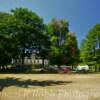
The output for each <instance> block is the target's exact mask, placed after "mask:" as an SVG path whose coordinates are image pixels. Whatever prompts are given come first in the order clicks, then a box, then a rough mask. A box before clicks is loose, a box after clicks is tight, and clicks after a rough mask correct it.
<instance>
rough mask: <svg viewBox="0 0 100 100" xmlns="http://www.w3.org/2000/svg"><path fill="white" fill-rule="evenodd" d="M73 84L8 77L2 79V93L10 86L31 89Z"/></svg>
mask: <svg viewBox="0 0 100 100" xmlns="http://www.w3.org/2000/svg"><path fill="white" fill-rule="evenodd" d="M69 83H72V81H55V80H45V81H40V80H31V79H28V80H21V79H20V78H13V77H7V78H5V79H0V91H3V89H4V88H7V87H10V86H16V87H23V88H29V86H41V87H46V86H53V85H66V84H69Z"/></svg>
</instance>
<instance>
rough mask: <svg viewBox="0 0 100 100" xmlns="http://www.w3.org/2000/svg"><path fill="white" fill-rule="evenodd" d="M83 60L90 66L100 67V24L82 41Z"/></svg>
mask: <svg viewBox="0 0 100 100" xmlns="http://www.w3.org/2000/svg"><path fill="white" fill-rule="evenodd" d="M81 59H82V61H83V62H86V63H87V64H89V65H93V66H100V24H96V25H95V26H94V27H93V28H92V29H91V30H90V31H89V33H88V34H87V37H86V39H85V40H83V41H82V44H81Z"/></svg>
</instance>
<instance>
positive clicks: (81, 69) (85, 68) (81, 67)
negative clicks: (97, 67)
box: [76, 65, 89, 72]
mask: <svg viewBox="0 0 100 100" xmlns="http://www.w3.org/2000/svg"><path fill="white" fill-rule="evenodd" d="M76 72H89V66H88V65H79V66H77V68H76Z"/></svg>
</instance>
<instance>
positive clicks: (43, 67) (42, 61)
mask: <svg viewBox="0 0 100 100" xmlns="http://www.w3.org/2000/svg"><path fill="white" fill-rule="evenodd" d="M42 66H43V68H44V58H43V59H42Z"/></svg>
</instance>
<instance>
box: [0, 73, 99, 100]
mask: <svg viewBox="0 0 100 100" xmlns="http://www.w3.org/2000/svg"><path fill="white" fill-rule="evenodd" d="M0 100H100V74H0Z"/></svg>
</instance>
